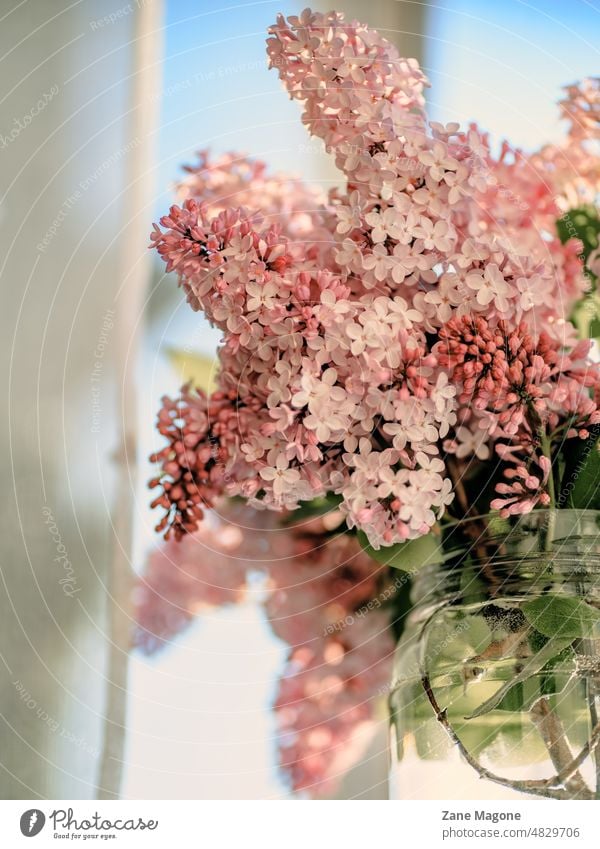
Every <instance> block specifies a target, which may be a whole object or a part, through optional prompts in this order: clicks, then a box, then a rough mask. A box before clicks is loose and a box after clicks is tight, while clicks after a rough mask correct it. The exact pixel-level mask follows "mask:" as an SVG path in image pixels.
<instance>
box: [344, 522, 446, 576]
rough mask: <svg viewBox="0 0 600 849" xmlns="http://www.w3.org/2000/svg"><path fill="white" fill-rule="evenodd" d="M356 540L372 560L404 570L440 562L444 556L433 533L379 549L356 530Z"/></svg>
mask: <svg viewBox="0 0 600 849" xmlns="http://www.w3.org/2000/svg"><path fill="white" fill-rule="evenodd" d="M358 540H359V542H360V544H361V546H362V548H363V549H364V551H366V552H367V554H368V555H369V556H370V557H372V558H373V560H376V561H377V562H378V563H383V564H385V565H386V566H393V567H394V568H395V569H402V570H403V571H404V572H410V573H414V572H417V571H418V570H419V569H421V568H422V567H423V566H429V565H431V564H433V563H441V562H442V560H443V558H444V552H443V549H442V544H441V539H440V537H439V536H438V535H437V534H434V533H429V534H425V536H422V537H417V538H416V539H410V540H407V541H406V542H401V543H398V545H390V546H387V547H385V548H379V549H375V548H373V546H372V545H371V544H370V543H369V540H368V538H367V535H366V534H364V533H363V532H362V531H359V532H358Z"/></svg>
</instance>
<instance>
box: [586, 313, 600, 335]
mask: <svg viewBox="0 0 600 849" xmlns="http://www.w3.org/2000/svg"><path fill="white" fill-rule="evenodd" d="M588 336H589V338H590V339H600V318H598V317H596V318H594V319H592V321H591V322H590V326H589V327H588Z"/></svg>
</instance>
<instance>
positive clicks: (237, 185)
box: [152, 10, 600, 547]
mask: <svg viewBox="0 0 600 849" xmlns="http://www.w3.org/2000/svg"><path fill="white" fill-rule="evenodd" d="M267 52H268V55H269V59H270V62H271V65H272V66H273V67H274V68H275V69H276V70H277V73H278V74H279V76H280V78H281V80H282V82H283V83H284V85H285V87H286V88H287V90H288V92H289V94H290V97H291V98H292V99H294V100H298V101H299V102H300V104H301V105H302V108H303V115H302V119H303V121H304V123H305V125H306V126H307V129H308V130H309V132H311V133H312V134H313V135H316V136H318V137H319V138H321V139H322V140H323V141H324V142H325V145H326V147H327V149H328V150H330V151H331V152H332V153H333V155H334V157H335V161H336V164H337V166H338V168H339V169H340V170H341V172H342V173H343V175H344V176H345V178H346V180H347V186H346V188H345V189H335V190H334V191H332V192H331V193H330V196H329V198H328V199H325V198H320V197H319V196H318V193H317V192H314V191H313V190H311V189H308V188H305V187H304V186H303V185H302V184H301V183H300V182H299V181H298V180H294V179H292V178H288V177H286V176H285V175H276V176H270V175H269V173H268V171H267V169H266V167H265V166H264V165H263V164H262V163H252V162H251V161H250V160H248V159H247V158H246V157H240V156H236V155H233V154H231V155H228V156H225V157H221V158H220V159H217V160H215V161H214V162H211V161H210V159H209V158H208V155H207V154H201V155H200V161H199V163H198V164H197V165H196V166H192V167H190V168H188V169H187V177H186V178H185V179H184V181H183V182H182V183H180V184H179V187H178V194H179V199H180V204H179V205H177V204H176V205H174V206H173V207H172V208H171V210H170V212H169V214H168V215H166V216H164V217H163V218H162V219H161V222H160V226H156V227H155V230H154V233H153V235H152V246H153V247H154V248H155V249H156V250H157V252H158V254H159V255H160V256H161V257H162V259H163V260H164V261H165V263H166V267H167V269H168V270H171V269H172V270H174V271H175V272H176V273H177V275H178V278H179V282H180V285H181V286H182V287H183V289H184V291H185V293H186V295H187V298H188V300H189V302H190V305H191V306H192V307H193V308H194V309H196V310H198V309H201V310H203V311H204V313H205V314H206V316H207V317H208V319H209V320H210V321H211V322H212V323H213V324H214V325H215V326H217V327H218V328H220V329H221V330H222V332H223V345H222V347H221V348H220V351H219V358H220V365H221V368H220V373H219V377H218V392H217V393H216V395H215V396H213V397H212V398H211V399H204V398H202V397H201V396H199V397H198V398H194V399H193V402H192V401H190V398H191V395H190V392H189V390H186V393H184V396H182V398H183V400H182V401H181V402H169V403H170V404H175V405H177V404H180V405H181V409H182V410H186V411H189V410H191V409H192V408H194V409H195V412H194V416H195V417H196V419H198V421H199V422H201V424H200V425H198V424H197V423H195V424H194V426H193V427H192V429H191V430H190V426H189V424H188V423H187V422H186V423H184V424H179V425H178V424H174V418H173V416H174V413H173V409H172V408H170V409H169V410H167V409H166V408H165V410H164V411H163V413H162V414H161V416H162V424H161V428H162V431H163V432H164V435H165V436H166V437H167V439H168V440H169V445H168V446H167V448H166V449H164V451H163V452H158V453H157V455H156V459H157V461H158V462H160V463H161V464H162V466H163V471H164V472H165V474H164V475H163V478H162V479H161V482H160V486H161V488H162V493H161V495H160V496H159V498H158V499H157V500H156V502H155V503H156V504H157V505H159V506H162V507H163V508H164V509H165V510H166V511H167V517H166V518H165V519H164V520H163V522H161V529H164V528H167V531H168V529H170V528H173V530H174V532H175V533H176V535H180V534H181V533H185V532H188V531H190V530H192V529H193V528H194V527H195V525H196V523H197V522H198V521H199V520H200V518H201V514H202V505H203V504H210V503H211V502H212V501H213V500H214V498H215V497H216V496H217V495H218V494H219V493H221V492H226V493H228V494H237V495H242V496H243V497H245V498H249V499H250V500H251V501H252V503H254V504H259V503H260V505H261V506H265V507H269V508H272V509H275V510H281V509H286V510H292V509H294V508H295V507H296V506H297V505H298V504H299V503H300V502H302V501H306V500H310V499H312V498H315V497H318V496H321V495H323V494H325V493H327V492H333V493H335V494H337V495H339V496H340V497H341V506H340V509H341V511H342V513H343V514H344V516H345V517H346V521H347V524H348V526H349V527H351V528H353V527H356V528H359V529H360V530H362V531H364V532H365V533H366V534H367V536H368V538H369V540H370V542H371V544H372V545H374V546H375V547H378V546H381V545H392V544H394V543H398V542H401V541H403V540H405V539H410V538H414V537H416V536H419V535H421V534H423V533H426V532H427V531H428V530H429V529H430V528H431V527H432V526H433V525H434V524H435V522H436V521H438V519H439V518H440V517H441V515H442V514H443V512H444V510H446V508H447V507H448V506H449V503H450V500H451V497H452V483H451V481H450V480H449V471H448V470H449V467H448V466H446V465H444V467H443V468H442V467H439V466H437V465H436V466H435V471H432V469H431V468H430V466H429V465H428V464H430V462H435V463H437V461H438V458H443V452H444V451H447V452H449V453H451V454H452V453H453V454H454V460H455V461H459V462H464V461H466V457H467V454H466V452H467V447H466V446H468V445H470V446H472V447H473V448H474V450H475V453H476V456H477V457H478V459H480V460H483V459H484V455H486V456H487V453H488V452H489V453H490V455H491V452H492V451H493V449H494V446H495V445H496V444H497V443H498V442H499V441H500V442H501V441H502V440H504V442H506V440H507V439H511V440H517V441H519V442H523V440H529V441H530V442H531V444H532V445H533V443H534V442H535V439H540V438H541V429H543V430H544V433H545V434H546V436H548V438H550V439H552V434H553V433H554V431H555V429H556V428H558V427H559V426H560V427H563V425H564V426H565V428H566V433H567V436H568V437H569V438H570V437H573V436H582V435H583V434H584V433H586V432H588V428H589V427H590V426H591V425H592V424H594V422H595V421H596V419H597V415H598V413H597V402H596V399H595V398H593V397H592V396H591V392H590V390H591V388H592V387H593V385H594V381H595V380H597V378H598V373H597V367H596V366H594V365H592V364H591V362H590V361H589V357H588V353H587V351H582V352H579V351H575V350H572V349H573V343H574V338H575V332H574V328H573V326H572V325H571V323H570V322H569V320H568V316H569V315H570V314H571V312H572V307H573V305H574V304H575V302H576V301H577V300H578V299H579V298H580V297H581V296H582V294H583V293H584V292H585V291H586V290H587V288H588V287H589V281H588V279H587V277H586V274H585V273H584V268H583V266H582V263H581V261H580V260H579V258H578V256H577V253H578V246H577V244H576V240H569V241H567V243H566V244H565V245H563V244H562V243H561V241H560V239H559V237H558V233H557V230H556V226H555V224H556V219H557V218H559V217H560V216H561V215H564V214H565V213H566V212H567V211H568V209H569V208H571V207H572V206H575V205H577V204H580V203H587V202H593V201H594V199H595V197H596V195H597V193H598V191H599V190H600V175H599V173H598V168H597V156H594V155H593V153H592V152H591V151H590V145H593V144H597V141H598V122H597V118H598V87H597V83H596V82H595V81H584V83H582V84H581V85H579V86H571V87H569V88H568V89H567V96H566V99H565V101H564V102H563V103H562V104H561V108H562V112H563V115H564V117H566V118H567V119H568V121H569V123H570V129H569V132H568V135H567V138H566V140H565V142H564V144H562V145H556V146H546V147H544V148H542V149H541V150H540V151H537V152H535V153H532V154H524V153H523V152H521V151H517V150H513V149H512V148H511V147H510V145H509V144H508V143H503V144H502V145H501V148H500V153H499V154H498V155H497V156H495V155H494V154H493V153H492V148H491V145H490V142H489V139H488V137H487V135H486V134H485V133H484V132H482V131H481V130H479V129H478V128H477V127H476V126H475V125H471V126H469V127H467V128H464V129H461V128H460V127H459V125H458V124H456V123H451V124H448V125H445V126H444V125H442V124H439V123H435V122H429V121H428V120H427V116H426V114H425V104H424V98H423V91H424V88H425V87H426V86H427V85H428V82H427V80H426V78H425V76H424V75H423V73H422V72H421V70H420V69H419V67H418V64H417V63H416V62H415V61H413V60H405V59H402V58H401V57H400V56H399V55H398V53H397V50H396V48H395V47H394V46H393V45H392V44H390V43H389V42H388V41H387V40H386V39H384V38H382V37H381V36H380V35H379V34H378V33H376V32H374V31H372V30H370V29H369V28H367V27H366V26H364V25H363V24H360V23H358V22H356V21H350V22H347V21H346V20H345V19H344V17H343V15H340V14H338V13H336V12H331V13H328V14H321V13H313V12H311V11H310V10H305V12H303V13H302V15H300V16H292V17H290V18H288V19H287V20H286V19H284V18H283V17H281V16H280V17H279V18H278V20H277V22H276V24H274V25H273V26H272V27H271V28H270V30H269V38H268V41H267ZM592 262H595V260H593V259H592ZM186 415H188V413H186ZM189 415H191V413H189ZM215 416H216V419H217V420H216V422H215V425H214V426H213V419H215ZM209 419H210V423H209V421H208V420H209ZM457 427H458V428H459V429H460V428H463V430H457V429H456V428H457ZM178 428H183V431H184V434H183V435H184V438H183V439H182V438H181V437H182V434H181V433H180V430H178ZM465 428H466V429H467V430H464V429H465ZM532 435H534V436H535V439H533V441H532ZM537 448H539V446H537V447H536V450H537ZM532 450H533V449H532ZM423 457H425V458H429V459H427V461H426V462H423V459H422V458H423ZM440 461H441V459H440ZM178 466H179V468H178ZM156 485H159V484H158V482H156Z"/></svg>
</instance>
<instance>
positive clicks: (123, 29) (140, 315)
mask: <svg viewBox="0 0 600 849" xmlns="http://www.w3.org/2000/svg"><path fill="white" fill-rule="evenodd" d="M314 8H316V9H318V10H320V11H327V10H328V8H329V6H328V5H323V4H321V3H315V4H314ZM336 8H337V9H338V10H340V11H344V12H346V13H347V14H348V15H349V16H352V17H358V18H360V19H361V20H364V21H365V22H366V23H368V24H369V25H370V26H372V27H375V28H377V29H379V30H380V31H381V32H382V33H383V34H385V35H386V36H387V37H388V38H389V39H391V40H392V41H394V42H396V43H397V45H398V46H399V48H400V51H401V53H403V54H404V55H407V56H414V57H416V58H418V59H419V61H420V62H421V63H422V65H423V66H424V69H425V71H426V73H427V75H428V76H429V78H430V80H431V82H432V88H431V89H430V90H429V92H428V100H429V107H430V113H431V117H432V118H434V119H437V120H440V121H451V120H452V121H454V120H458V121H461V122H463V123H468V122H469V121H470V120H472V119H473V118H474V117H477V120H478V122H479V123H480V125H481V126H483V127H485V128H487V129H489V130H490V132H491V134H492V137H493V139H494V140H495V142H499V141H500V140H501V139H502V137H503V136H506V137H509V138H510V139H511V141H512V142H513V143H514V144H516V145H520V146H523V147H526V148H527V147H537V146H539V145H540V144H542V143H543V142H544V141H546V140H555V139H556V138H558V137H559V136H560V133H561V127H560V125H559V122H558V120H557V110H556V107H555V102H556V100H557V99H558V98H559V97H560V89H561V86H562V85H564V84H566V83H569V82H572V81H574V80H576V79H579V78H581V77H583V76H586V75H597V74H598V72H599V68H600V60H599V50H598V45H600V7H599V6H598V4H596V3H589V2H583V0H580V1H579V2H573V3H570V4H564V3H562V2H558V1H557V2H533V3H532V2H528V3H525V2H520V0H505V2H503V3H487V2H485V0H462V1H461V0H453V2H441V3H434V4H433V3H432V4H429V3H417V2H407V1H405V0H403V1H402V2H396V1H395V0H372V1H371V2H370V3H364V2H362V3H361V2H358V0H356V2H349V1H348V0H340V2H339V3H337V6H336ZM301 9H302V5H301V4H298V3H296V2H294V0H288V1H287V3H286V4H282V3H281V2H280V0H277V2H271V0H260V2H246V0H240V2H237V3H235V4H231V5H230V6H226V5H220V4H215V3H209V2H205V0H196V2H191V1H190V2H188V0H163V2H160V0H131V2H129V3H124V2H123V0H110V2H106V0H103V2H100V0H79V2H76V3H69V2H66V0H45V2H43V3H42V2H36V0H22V2H7V0H0V22H1V24H2V25H1V27H0V62H1V70H2V75H1V79H2V83H1V85H0V96H1V99H2V111H1V113H0V114H1V118H0V164H1V166H2V167H1V169H0V173H1V185H0V222H1V233H2V250H1V251H0V267H1V276H2V284H3V293H4V302H3V303H4V307H3V309H2V318H1V320H2V323H3V327H2V332H1V334H0V338H1V344H2V347H3V351H2V361H3V363H4V364H5V368H4V369H3V382H4V383H3V389H2V404H3V415H2V443H3V445H2V447H3V452H2V458H3V472H4V474H3V478H4V481H5V484H4V485H5V491H4V498H3V508H2V514H1V517H2V523H3V528H2V531H3V532H2V541H3V545H2V559H1V562H0V567H1V586H0V605H1V607H0V681H1V692H0V722H1V728H0V735H1V739H2V754H1V755H0V797H1V798H36V797H41V798H55V799H60V798H65V799H69V798H73V799H75V798H84V799H85V798H96V797H98V798H114V797H116V796H119V795H120V796H122V797H125V798H288V797H290V796H293V795H294V791H293V788H292V787H291V785H290V783H289V780H288V779H287V777H286V775H285V774H283V773H282V772H281V770H280V769H279V768H278V754H277V747H278V739H277V729H276V725H275V720H274V717H273V714H272V711H271V710H270V706H271V704H272V702H273V699H274V698H275V693H276V688H277V681H278V677H279V675H280V673H281V670H282V668H283V665H284V663H285V658H286V648H287V647H286V645H285V644H284V643H283V642H282V641H281V640H280V639H278V638H277V637H275V636H274V635H273V633H272V631H271V629H270V628H269V626H268V623H267V621H266V619H265V614H264V609H263V601H264V586H262V585H261V583H260V581H257V582H256V584H255V585H252V584H251V586H250V587H249V589H248V591H247V592H246V595H245V598H244V600H243V601H242V602H240V603H239V604H236V605H235V606H228V607H224V608H219V607H215V608H205V609H203V610H202V612H201V614H200V615H198V616H197V617H195V618H194V621H193V622H192V624H191V625H190V627H188V628H187V629H185V630H183V631H182V632H181V634H178V635H176V636H174V637H173V639H171V640H170V641H169V643H168V645H167V646H165V647H163V648H162V650H161V651H159V652H156V653H155V654H152V655H150V656H148V655H147V654H144V653H142V652H140V651H139V650H137V649H136V650H134V651H130V643H131V625H132V608H131V597H132V587H133V584H134V583H135V582H136V581H139V580H140V577H139V576H142V578H141V580H142V581H143V575H144V574H145V568H146V563H147V561H148V558H149V557H150V556H151V555H152V553H153V552H156V550H157V547H158V546H159V545H160V542H159V540H157V538H156V537H155V535H154V532H153V525H154V524H155V521H156V520H155V519H154V517H153V516H152V515H151V512H150V510H149V508H148V502H149V501H150V496H149V493H148V492H147V490H146V486H145V481H146V480H147V479H148V478H149V477H150V474H151V470H150V465H149V463H148V462H147V459H146V458H147V456H148V455H149V454H150V452H151V451H152V450H156V448H157V447H158V446H159V444H160V440H159V438H158V436H157V435H156V434H155V432H154V429H153V424H154V420H155V415H156V410H157V408H158V405H159V403H160V397H161V396H162V395H163V394H165V393H167V394H174V393H176V392H177V389H178V387H179V385H180V384H181V382H182V379H183V378H184V377H186V376H187V375H188V374H190V373H191V372H192V371H193V370H194V369H198V368H204V369H207V370H208V372H209V371H210V363H211V361H212V357H213V356H214V352H215V350H216V346H217V344H218V334H217V333H215V331H213V330H212V329H211V328H209V327H208V326H207V325H206V324H205V323H204V322H203V320H202V318H201V317H200V316H199V315H198V314H194V313H192V312H191V310H189V307H187V305H186V304H185V302H184V300H183V299H182V296H181V293H180V291H179V290H178V288H177V286H176V283H175V280H174V279H172V278H170V277H165V276H164V275H163V272H162V267H159V266H158V264H157V263H156V262H155V260H154V257H153V256H152V255H150V253H149V252H148V251H147V250H146V245H147V237H148V233H149V232H150V228H151V224H152V222H153V221H156V220H157V219H158V217H159V216H160V215H162V214H164V213H165V212H166V210H167V209H168V206H169V204H170V203H171V202H172V199H173V193H172V184H173V181H174V180H176V179H178V178H179V177H180V176H181V171H180V166H181V164H182V163H186V162H187V163H189V162H191V161H193V160H194V159H195V153H196V151H198V150H201V149H205V148H210V149H211V151H213V152H214V153H216V154H220V153H224V152H226V151H229V150H234V151H239V152H243V153H247V154H250V155H252V156H255V157H257V158H259V159H262V160H265V161H267V162H268V163H269V165H270V166H271V167H272V169H273V170H274V171H279V170H282V171H288V172H289V171H291V172H294V173H296V174H299V175H301V176H303V177H304V178H306V179H307V180H308V181H311V182H312V183H314V184H316V185H319V186H321V187H323V188H324V189H327V188H329V187H331V186H334V185H336V184H338V176H337V175H336V173H335V170H334V169H333V167H332V165H331V162H330V161H329V158H328V157H327V156H326V155H325V154H324V153H323V151H322V150H321V149H320V147H319V145H318V144H317V143H316V142H315V141H312V140H310V139H309V138H308V137H307V136H306V135H305V132H304V129H303V127H302V125H301V123H300V121H299V114H300V109H299V107H298V104H297V103H293V102H291V101H289V100H288V98H287V96H286V95H285V94H284V92H283V91H282V89H281V88H280V84H279V81H278V78H277V76H276V74H275V73H274V72H269V71H268V70H267V67H266V60H265V51H264V39H265V31H266V28H267V27H268V26H269V24H271V23H272V22H273V21H274V20H275V17H276V14H277V13H279V12H283V13H284V14H286V15H289V14H297V13H299V12H300V11H301ZM199 363H200V365H199ZM385 725H386V723H385V715H384V712H382V717H381V720H380V721H377V722H374V723H372V725H371V728H370V733H369V739H368V741H367V743H366V744H365V746H364V747H363V748H364V754H363V757H362V761H361V763H359V764H358V765H356V766H355V767H354V768H353V769H352V770H351V772H350V774H349V775H348V776H347V777H346V778H345V779H343V780H341V781H340V782H339V784H338V786H337V787H336V788H335V789H332V790H331V794H333V795H337V796H340V797H357V798H369V797H375V798H377V797H379V798H385V797H386V792H387V791H386V769H387V766H386V764H387V754H386V743H385V739H386V729H385Z"/></svg>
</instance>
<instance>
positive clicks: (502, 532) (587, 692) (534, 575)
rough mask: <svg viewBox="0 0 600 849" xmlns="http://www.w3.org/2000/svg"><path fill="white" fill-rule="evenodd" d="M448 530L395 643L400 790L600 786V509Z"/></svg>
mask: <svg viewBox="0 0 600 849" xmlns="http://www.w3.org/2000/svg"><path fill="white" fill-rule="evenodd" d="M440 542H441V544H440V548H439V551H438V556H437V558H436V559H437V560H438V561H439V562H436V563H434V564H433V565H428V566H426V567H424V568H423V569H421V570H420V571H418V572H417V573H416V576H415V577H414V578H413V586H412V601H413V607H412V611H411V613H410V615H409V617H408V620H407V624H406V628H405V630H404V633H403V635H402V637H401V639H400V642H399V644H398V647H397V650H396V656H395V662H394V672H393V678H392V684H391V690H390V710H391V735H392V741H391V757H392V764H391V775H390V788H391V793H392V798H398V799H519V798H531V797H535V796H537V797H548V798H557V799H594V798H595V799H598V798H600V748H599V747H598V744H599V743H600V724H599V715H600V512H596V511H591V510H588V511H575V510H555V511H535V512H533V513H531V514H529V515H528V516H524V517H519V519H518V520H516V521H514V522H513V521H510V522H508V521H503V520H499V519H498V517H491V516H490V517H477V518H474V519H470V520H466V521H464V522H459V523H453V524H452V523H451V524H448V525H446V526H445V527H444V528H443V529H442V536H441V540H440Z"/></svg>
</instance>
